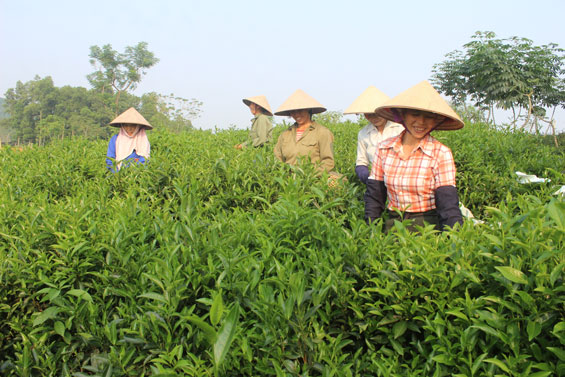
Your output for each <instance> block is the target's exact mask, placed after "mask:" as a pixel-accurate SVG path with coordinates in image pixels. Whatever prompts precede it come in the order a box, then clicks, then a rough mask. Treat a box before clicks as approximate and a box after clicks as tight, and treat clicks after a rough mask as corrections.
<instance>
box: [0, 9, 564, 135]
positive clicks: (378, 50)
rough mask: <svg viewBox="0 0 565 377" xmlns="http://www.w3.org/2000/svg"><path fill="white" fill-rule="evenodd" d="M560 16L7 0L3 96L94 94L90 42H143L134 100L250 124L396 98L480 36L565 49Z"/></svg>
mask: <svg viewBox="0 0 565 377" xmlns="http://www.w3.org/2000/svg"><path fill="white" fill-rule="evenodd" d="M563 15H565V1H563V0H538V1H535V2H532V1H531V0H527V1H526V0H512V1H507V0H473V1H465V2H464V1H457V0H448V1H443V0H442V1H434V0H429V1H421V0H410V1H409V0H404V1H402V0H395V1H380V0H372V1H370V0H366V1H365V0H359V1H356V0H348V1H345V0H341V1H334V0H323V1H322V0H320V1H318V0H284V1H268V0H263V1H255V0H238V1H233V0H232V1H227V0H222V1H213V0H207V1H200V0H184V1H180V0H159V1H157V0H153V1H151V0H135V1H130V0H97V1H83V0H51V1H45V0H0V61H1V62H2V63H1V64H0V96H3V94H4V93H5V92H6V90H8V89H10V88H14V87H15V86H16V83H17V82H18V81H22V82H27V81H30V80H33V79H34V77H35V76H36V75H39V76H40V77H42V78H43V77H45V76H51V77H52V78H53V81H54V84H55V86H58V87H61V86H65V85H70V86H83V87H86V88H90V86H89V83H88V80H87V79H86V76H87V75H88V74H89V73H92V72H93V71H94V70H95V68H94V67H93V66H92V65H91V64H90V62H89V53H90V47H91V46H95V45H96V46H103V45H106V44H110V45H111V46H112V48H113V49H114V50H117V51H118V52H123V51H124V49H125V47H126V46H135V45H137V44H138V43H139V42H147V43H148V49H149V50H150V51H152V52H153V53H154V54H155V56H156V57H157V58H159V60H160V61H159V63H158V64H157V65H155V66H154V67H152V68H150V69H149V70H148V71H147V73H146V75H145V76H144V77H143V78H142V81H141V83H140V84H139V85H138V87H137V89H136V90H135V92H134V94H136V95H138V96H140V95H142V94H143V93H148V92H157V93H160V94H164V95H168V94H174V95H175V96H179V97H183V98H187V99H191V98H196V99H197V100H199V101H202V102H203V105H202V113H201V116H200V117H199V118H198V119H196V120H194V121H193V124H194V125H195V126H196V127H197V128H202V129H214V128H219V129H225V128H229V127H235V128H247V127H249V126H250V119H251V117H252V115H251V113H250V112H249V109H248V107H247V106H245V105H244V104H243V102H242V99H243V98H246V97H252V96H257V95H265V96H266V97H267V99H268V101H269V103H270V105H271V108H272V110H273V111H276V109H277V108H278V107H279V106H280V105H281V104H282V103H283V102H284V100H285V99H286V98H288V97H289V96H290V95H291V94H292V93H293V92H294V91H295V90H296V89H302V90H304V91H305V92H306V93H308V94H309V95H311V96H312V97H314V98H315V99H316V100H318V101H319V102H320V103H322V104H323V105H324V106H325V107H326V108H327V109H328V110H331V111H343V110H344V109H345V108H346V107H347V106H349V105H350V104H351V102H353V101H354V100H355V98H357V96H359V95H360V94H361V93H362V92H363V91H364V90H365V89H366V88H367V87H368V86H370V85H374V86H376V87H377V88H379V89H380V90H382V91H383V92H384V93H386V94H387V95H389V96H391V97H392V96H395V95H397V94H398V93H400V92H402V91H404V90H405V89H408V88H409V87H411V86H413V85H415V84H417V83H419V82H420V81H422V80H429V79H430V78H431V75H432V67H433V65H434V64H436V63H440V62H442V61H444V60H446V58H445V55H446V54H448V53H449V52H451V51H454V50H462V49H463V45H464V44H465V43H467V42H470V41H471V37H472V36H473V34H474V33H475V32H476V31H493V32H495V33H496V36H497V37H498V38H508V37H511V36H518V37H524V38H529V39H531V40H532V41H533V43H534V44H535V45H543V44H548V43H557V44H558V45H559V47H561V48H565V27H563ZM282 119H284V118H281V117H276V120H277V121H281V120H282ZM556 119H557V124H558V128H559V129H560V130H565V114H564V111H563V110H559V111H558V113H557V116H556ZM497 120H498V119H497Z"/></svg>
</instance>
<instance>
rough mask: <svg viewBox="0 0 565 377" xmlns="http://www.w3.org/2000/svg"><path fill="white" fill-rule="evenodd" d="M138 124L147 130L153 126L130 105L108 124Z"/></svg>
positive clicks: (116, 125)
mask: <svg viewBox="0 0 565 377" xmlns="http://www.w3.org/2000/svg"><path fill="white" fill-rule="evenodd" d="M124 123H128V124H139V125H140V126H144V127H145V128H146V129H148V130H152V129H153V126H152V125H150V124H149V122H148V121H147V120H145V118H144V117H143V115H141V114H140V113H138V112H137V110H136V109H134V108H133V107H130V108H129V109H127V110H126V111H124V112H123V113H121V114H120V115H118V117H117V118H116V119H114V120H113V121H111V122H110V126H113V127H120V126H121V125H122V124H124Z"/></svg>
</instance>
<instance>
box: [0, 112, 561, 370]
mask: <svg viewBox="0 0 565 377" xmlns="http://www.w3.org/2000/svg"><path fill="white" fill-rule="evenodd" d="M327 126H328V127H329V128H330V129H331V130H332V131H333V133H334V135H335V145H334V149H335V154H336V169H337V170H338V171H339V172H340V173H343V174H345V176H346V177H347V179H348V180H347V182H344V183H343V184H341V185H340V186H339V187H336V188H328V186H327V185H326V183H325V182H326V181H325V179H323V178H322V179H320V178H318V177H316V175H315V173H314V169H313V168H312V166H309V165H305V166H302V167H301V168H293V167H289V166H286V165H283V164H281V163H279V162H278V161H277V160H276V159H275V158H274V156H273V154H272V146H271V147H268V148H266V149H261V150H252V149H247V150H244V151H238V150H235V149H234V148H233V146H234V145H235V144H237V143H239V142H241V141H243V140H245V137H246V134H247V132H246V131H243V130H225V131H218V132H216V133H213V132H211V131H200V130H197V131H192V132H187V133H183V134H179V135H176V134H170V133H167V132H164V131H159V130H156V131H152V132H150V133H149V139H150V141H151V146H152V157H151V160H150V163H149V164H148V165H147V166H141V167H133V168H128V169H123V170H122V171H120V172H119V173H118V174H116V175H112V174H109V173H108V172H107V170H106V167H105V163H104V157H105V152H106V148H107V141H99V142H92V141H86V140H81V139H76V140H73V141H70V140H68V141H62V142H59V143H55V144H52V145H48V146H46V147H41V148H37V147H27V148H24V149H23V150H22V151H19V150H17V149H15V148H9V147H8V148H6V147H4V148H2V149H0V167H1V168H0V215H1V216H0V287H1V289H0V375H5V376H467V377H471V376H533V377H544V376H565V350H564V349H565V283H564V278H565V276H564V275H565V273H564V269H565V253H564V250H565V202H564V201H563V198H560V197H558V196H556V195H553V193H554V192H555V191H556V190H557V189H558V188H559V187H560V186H561V185H565V156H564V153H563V150H562V149H561V150H558V149H556V148H555V147H552V146H546V145H545V144H544V143H541V142H540V138H539V137H535V136H531V135H525V134H513V133H507V132H503V131H495V130H492V129H490V128H489V127H487V126H486V125H481V124H467V126H466V127H465V128H464V129H463V130H460V131H457V132H443V133H442V132H437V133H436V135H435V136H436V137H438V138H439V139H440V140H441V141H442V142H444V143H445V144H446V145H448V146H449V147H451V149H452V150H453V153H454V158H455V161H456V163H457V168H458V176H457V177H458V186H459V193H460V199H461V201H462V203H463V204H464V205H465V206H466V207H467V208H469V209H470V210H471V211H472V212H473V214H474V215H475V217H476V218H477V219H478V220H481V221H482V223H476V224H475V223H474V222H473V221H471V220H468V221H466V222H465V224H464V225H463V226H462V227H461V228H460V229H458V230H454V231H449V232H445V233H442V234H439V233H437V232H435V231H433V230H432V229H431V228H422V229H421V231H420V234H418V235H416V234H410V233H408V232H407V231H406V229H405V224H402V223H397V224H396V226H395V228H394V229H393V231H392V232H390V233H388V234H386V235H385V234H383V233H381V231H380V227H379V225H377V226H368V225H366V224H365V223H364V221H363V201H362V196H363V193H364V187H363V185H362V184H360V183H359V181H358V180H357V179H356V177H355V175H354V164H355V149H356V137H357V132H358V130H359V129H360V127H361V125H359V124H356V123H352V122H344V123H336V124H328V125H327ZM282 129H283V128H282V127H281V126H279V127H277V128H276V131H275V137H277V136H278V134H280V132H281V131H282ZM515 171H522V172H526V173H528V174H536V175H538V176H539V177H544V178H549V179H551V182H547V183H541V184H530V185H523V184H519V183H518V182H517V180H516V176H515Z"/></svg>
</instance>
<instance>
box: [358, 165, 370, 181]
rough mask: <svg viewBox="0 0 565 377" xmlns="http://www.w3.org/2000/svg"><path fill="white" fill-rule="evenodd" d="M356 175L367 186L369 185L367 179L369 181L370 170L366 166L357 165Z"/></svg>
mask: <svg viewBox="0 0 565 377" xmlns="http://www.w3.org/2000/svg"><path fill="white" fill-rule="evenodd" d="M355 174H357V178H359V180H360V181H361V182H363V183H365V184H367V179H369V168H368V167H366V166H365V165H357V166H356V167H355Z"/></svg>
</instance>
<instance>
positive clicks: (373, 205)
mask: <svg viewBox="0 0 565 377" xmlns="http://www.w3.org/2000/svg"><path fill="white" fill-rule="evenodd" d="M386 195H387V193H386V186H385V183H384V181H375V180H374V179H369V180H367V191H365V195H364V197H363V199H364V201H365V221H366V222H367V224H370V223H372V222H373V221H375V220H376V219H377V218H379V217H381V215H382V214H383V211H384V209H385V205H386Z"/></svg>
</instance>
